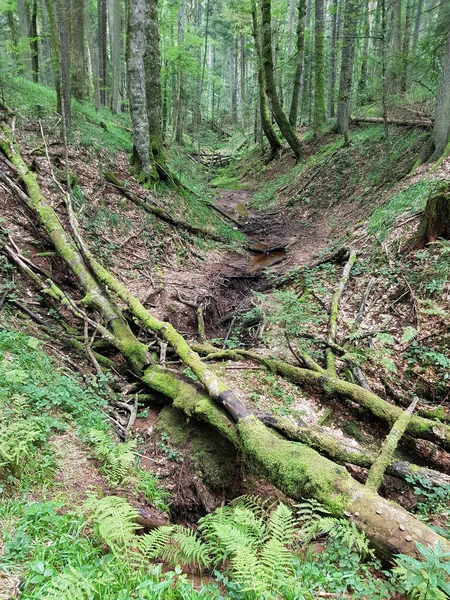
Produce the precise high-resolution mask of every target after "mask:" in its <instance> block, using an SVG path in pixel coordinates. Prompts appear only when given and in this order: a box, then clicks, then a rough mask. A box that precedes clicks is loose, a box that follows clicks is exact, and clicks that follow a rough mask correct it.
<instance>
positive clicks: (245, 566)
mask: <svg viewBox="0 0 450 600" xmlns="http://www.w3.org/2000/svg"><path fill="white" fill-rule="evenodd" d="M258 561H259V558H258V555H257V554H256V552H254V551H253V550H252V549H249V548H248V546H237V547H236V549H235V552H234V554H233V557H232V559H231V561H230V571H231V574H232V576H233V578H234V579H235V580H236V581H237V583H239V584H240V585H241V586H242V588H243V591H247V590H252V591H255V592H257V593H258V592H259V593H261V592H263V591H264V583H263V581H262V580H261V579H260V578H259V577H258Z"/></svg>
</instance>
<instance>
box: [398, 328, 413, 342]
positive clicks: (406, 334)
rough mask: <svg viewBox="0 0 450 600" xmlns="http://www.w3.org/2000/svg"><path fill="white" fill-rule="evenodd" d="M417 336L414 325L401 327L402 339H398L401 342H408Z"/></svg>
mask: <svg viewBox="0 0 450 600" xmlns="http://www.w3.org/2000/svg"><path fill="white" fill-rule="evenodd" d="M416 336H417V329H416V328H415V327H403V334H402V339H401V340H400V341H401V343H402V344H406V343H407V342H410V341H411V340H413V339H414V338H415V337H416Z"/></svg>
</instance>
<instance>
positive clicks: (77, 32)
mask: <svg viewBox="0 0 450 600" xmlns="http://www.w3.org/2000/svg"><path fill="white" fill-rule="evenodd" d="M71 8H72V12H71V19H70V25H71V36H70V39H71V42H72V44H71V46H72V47H71V74H72V81H71V85H72V94H73V96H74V98H76V99H77V100H84V98H85V86H86V57H85V50H84V48H85V45H84V23H85V18H84V14H85V8H84V0H72V2H71Z"/></svg>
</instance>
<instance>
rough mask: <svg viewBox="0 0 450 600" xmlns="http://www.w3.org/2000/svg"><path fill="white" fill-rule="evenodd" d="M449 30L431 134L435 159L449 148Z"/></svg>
mask: <svg viewBox="0 0 450 600" xmlns="http://www.w3.org/2000/svg"><path fill="white" fill-rule="evenodd" d="M449 115H450V30H449V32H448V34H447V39H446V42H445V54H444V58H443V59H442V70H441V79H440V81H439V91H438V95H437V98H436V110H435V115H434V127H433V133H432V136H431V144H432V150H433V153H432V156H431V160H436V159H438V158H440V157H441V156H442V155H444V154H446V153H447V152H448V151H449V150H450V148H449V144H450V118H449Z"/></svg>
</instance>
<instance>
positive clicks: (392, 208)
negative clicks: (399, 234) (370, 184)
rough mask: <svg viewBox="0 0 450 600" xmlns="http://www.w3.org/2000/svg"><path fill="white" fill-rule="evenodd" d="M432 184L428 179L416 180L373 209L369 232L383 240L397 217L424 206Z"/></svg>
mask: <svg viewBox="0 0 450 600" xmlns="http://www.w3.org/2000/svg"><path fill="white" fill-rule="evenodd" d="M434 185H435V184H434V183H433V182H430V181H425V180H424V181H418V182H416V183H412V184H411V185H409V186H408V187H406V188H405V189H403V190H400V191H399V192H397V193H396V194H394V195H393V196H392V197H391V198H390V199H389V200H388V201H387V202H386V203H385V204H383V205H382V206H379V207H378V208H376V209H375V210H374V211H373V213H372V215H371V217H370V220H369V231H370V233H374V234H376V235H377V237H378V238H379V239H380V240H383V239H384V238H385V237H386V236H387V235H388V233H389V231H391V230H392V228H393V227H394V226H395V222H396V219H397V217H399V216H400V215H401V214H403V213H406V212H410V213H415V212H418V211H419V210H422V209H423V208H424V207H425V204H426V201H427V198H428V196H429V194H430V193H431V192H432V191H433V189H434Z"/></svg>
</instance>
